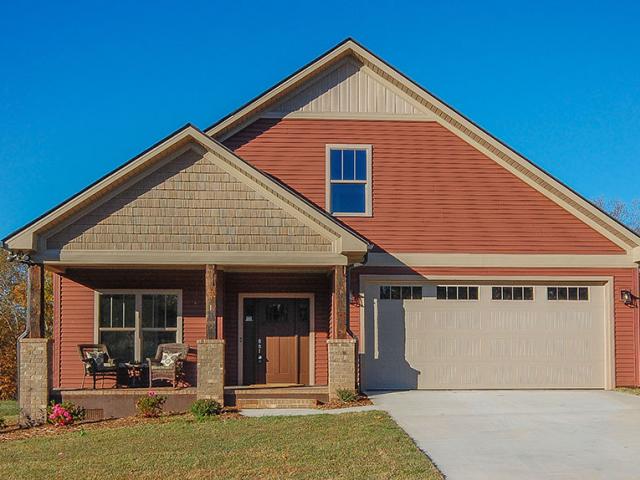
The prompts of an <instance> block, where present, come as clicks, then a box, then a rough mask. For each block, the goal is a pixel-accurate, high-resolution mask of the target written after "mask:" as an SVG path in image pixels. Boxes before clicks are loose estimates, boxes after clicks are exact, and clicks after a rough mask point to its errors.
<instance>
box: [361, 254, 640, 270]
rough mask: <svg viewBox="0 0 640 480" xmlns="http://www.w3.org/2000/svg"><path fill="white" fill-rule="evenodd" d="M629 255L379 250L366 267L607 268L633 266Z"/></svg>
mask: <svg viewBox="0 0 640 480" xmlns="http://www.w3.org/2000/svg"><path fill="white" fill-rule="evenodd" d="M636 261H638V260H636V259H635V258H634V256H633V254H631V253H628V254H620V255H589V254H582V255H581V254H536V253H513V254H512V253H417V252H416V253H409V252H407V253H393V252H390V253H387V252H384V253H381V252H372V253H370V254H369V255H368V256H367V263H366V264H365V265H366V266H367V267H505V268H507V267H510V268H512V267H567V268H570V267H582V268H595V267H609V268H621V267H622V268H637V266H638V265H637V264H636V263H635V262H636Z"/></svg>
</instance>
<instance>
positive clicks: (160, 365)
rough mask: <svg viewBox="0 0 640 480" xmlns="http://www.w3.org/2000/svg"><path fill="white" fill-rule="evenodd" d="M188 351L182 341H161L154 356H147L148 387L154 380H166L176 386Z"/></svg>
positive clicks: (187, 347)
mask: <svg viewBox="0 0 640 480" xmlns="http://www.w3.org/2000/svg"><path fill="white" fill-rule="evenodd" d="M188 353H189V346H188V345H186V344H184V343H161V344H160V345H158V349H157V350H156V356H155V358H147V362H148V363H149V387H152V386H153V382H154V381H155V380H168V381H170V382H171V385H172V386H173V388H176V387H177V386H178V380H179V378H180V376H181V375H182V372H183V363H184V361H185V360H186V358H187V354H188Z"/></svg>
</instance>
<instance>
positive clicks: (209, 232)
mask: <svg viewBox="0 0 640 480" xmlns="http://www.w3.org/2000/svg"><path fill="white" fill-rule="evenodd" d="M47 248H49V249H60V250H62V251H64V250H127V251H132V250H133V251H136V250H137V251H145V250H146V251H148V250H155V251H158V250H160V251H161V250H170V251H270V252H283V251H300V252H305V251H313V252H330V251H331V249H332V246H331V242H330V241H329V240H328V239H326V238H324V237H323V236H321V235H319V234H318V233H317V232H315V231H313V230H312V229H311V228H309V227H308V226H307V225H304V224H303V223H302V222H301V221H300V220H298V219H296V218H294V217H293V216H292V215H291V214H290V213H288V212H287V211H285V210H284V209H282V208H281V207H279V206H275V205H274V204H273V203H271V201H269V200H267V199H266V198H263V197H262V196H261V195H260V194H259V193H256V192H255V191H253V190H252V189H251V188H249V187H248V186H247V185H245V184H244V183H242V182H240V181H238V180H237V179H235V178H234V177H233V176H231V175H229V174H228V173H226V172H224V171H223V170H222V169H220V168H219V167H217V166H216V165H214V164H213V163H212V162H211V161H209V160H208V159H206V158H205V157H203V156H202V155H201V154H200V153H197V152H195V151H193V150H189V151H187V152H186V153H184V154H182V155H181V156H179V157H178V158H176V159H174V160H172V161H171V162H169V163H168V164H166V165H164V166H162V167H160V168H158V169H157V170H155V171H154V172H152V173H151V174H149V175H148V176H146V177H145V178H143V179H142V180H140V181H138V182H137V183H136V184H134V185H132V186H131V187H129V188H127V189H126V190H124V191H123V192H120V193H118V194H117V195H116V196H115V197H114V198H112V199H110V200H108V201H106V202H105V203H103V204H102V205H100V206H98V207H97V208H95V209H94V210H92V211H90V212H89V213H87V214H86V215H84V216H82V217H81V218H80V219H78V220H76V221H74V222H73V223H72V224H70V225H68V226H66V227H65V228H64V229H63V230H62V231H60V232H58V233H55V234H54V235H52V236H51V237H50V238H49V239H48V240H47Z"/></svg>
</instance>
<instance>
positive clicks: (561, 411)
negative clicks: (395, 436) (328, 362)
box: [369, 390, 640, 480]
mask: <svg viewBox="0 0 640 480" xmlns="http://www.w3.org/2000/svg"><path fill="white" fill-rule="evenodd" d="M369 396H370V398H371V399H372V400H373V402H374V404H376V405H378V406H380V407H381V408H383V409H384V410H387V411H388V412H389V413H390V414H391V415H392V416H393V418H394V419H395V420H396V421H397V422H398V424H399V425H400V426H401V427H402V428H403V429H404V430H405V431H406V432H407V433H408V434H409V435H410V436H411V437H412V438H413V439H414V440H415V442H416V443H417V445H418V446H419V447H420V448H421V449H422V450H424V451H425V452H426V453H427V454H428V455H429V456H430V457H431V459H432V460H433V461H434V463H435V464H436V465H437V466H438V467H439V468H440V470H441V471H442V472H443V473H444V474H445V475H446V477H447V479H448V480H475V479H491V480H499V479H518V480H524V479H536V480H542V479H553V480H559V479H563V480H564V479H581V480H587V479H608V480H613V479H639V478H640V397H637V396H633V395H629V394H625V393H619V392H605V391H584V390H579V391H442V392H429V391H408V392H391V393H382V392H369Z"/></svg>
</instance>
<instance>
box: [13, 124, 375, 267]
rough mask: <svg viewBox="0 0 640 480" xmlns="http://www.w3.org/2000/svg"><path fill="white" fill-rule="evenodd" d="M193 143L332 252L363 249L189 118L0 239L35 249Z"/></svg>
mask: <svg viewBox="0 0 640 480" xmlns="http://www.w3.org/2000/svg"><path fill="white" fill-rule="evenodd" d="M194 144H195V145H199V146H200V147H201V148H202V149H203V152H204V154H205V156H207V155H213V156H214V157H211V158H212V159H215V161H222V162H224V163H225V167H227V168H229V171H231V172H233V174H234V175H235V176H236V177H238V178H240V179H242V181H244V182H246V183H248V184H250V185H251V186H252V188H256V189H260V191H262V192H267V193H268V195H269V198H270V200H271V201H272V202H274V203H276V204H278V205H281V206H282V207H283V208H286V209H287V210H288V211H289V213H291V214H292V215H294V216H295V217H296V218H297V219H299V220H300V221H301V222H303V223H304V224H305V225H308V226H309V227H310V228H312V229H313V230H314V231H316V232H317V233H319V234H320V235H322V236H324V237H325V238H327V239H329V240H330V241H331V242H332V243H333V245H334V252H335V253H337V254H344V255H346V254H354V255H363V254H364V253H366V251H367V249H368V243H367V241H366V240H365V239H364V238H363V237H361V236H360V235H358V234H357V233H356V232H354V231H353V230H351V229H350V228H348V227H346V226H345V225H343V224H342V223H340V222H339V221H338V220H337V219H335V218H333V217H332V216H331V215H329V214H327V213H326V212H325V211H323V210H321V209H320V208H319V207H317V206H315V205H314V204H312V203H311V202H309V201H307V200H306V199H304V198H303V197H301V196H300V195H299V194H297V193H296V192H294V191H293V190H292V189H290V188H289V187H287V186H286V185H283V184H282V183H280V182H278V181H276V180H275V179H273V178H272V177H270V176H268V175H267V174H265V173H263V172H261V171H260V170H258V169H257V168H255V167H253V166H252V165H250V164H248V163H247V162H245V161H244V160H242V159H241V158H240V157H238V156H237V155H236V154H234V153H233V152H232V151H231V150H229V149H228V148H226V147H225V146H224V145H222V144H221V143H219V142H218V141H216V140H214V139H213V138H211V137H209V136H207V135H205V134H204V133H203V132H202V131H200V130H199V129H197V128H196V127H194V126H193V125H191V124H187V125H185V126H184V127H182V128H180V129H178V130H177V131H175V132H174V133H172V134H171V135H169V136H168V137H166V138H164V139H163V140H161V141H160V142H158V143H156V144H155V145H153V146H152V147H150V148H149V149H147V150H145V151H144V152H142V153H141V154H140V155H138V156H136V157H134V158H132V159H131V160H129V161H128V162H126V163H125V164H123V165H122V166H120V167H118V168H117V169H115V170H114V171H112V172H110V173H108V174H107V175H105V176H104V177H102V178H100V179H99V180H97V181H96V182H94V183H93V184H91V185H89V186H88V187H86V188H85V189H84V190H82V191H80V192H79V193H77V194H76V195H74V196H72V197H71V198H69V199H68V200H66V201H64V202H62V203H61V204H60V205H58V206H56V207H54V208H53V209H51V210H49V211H48V212H46V213H44V214H43V215H41V216H40V217H38V218H36V219H35V220H33V221H32V222H30V223H29V224H27V225H25V226H24V227H22V228H20V229H18V230H16V231H15V232H13V233H11V234H9V235H8V236H7V237H6V238H4V239H3V244H4V246H5V248H9V249H11V250H24V251H39V252H40V253H42V252H41V251H42V250H44V248H45V245H44V244H43V242H42V241H41V239H40V238H39V235H40V234H46V233H48V232H50V231H52V230H53V229H54V228H58V227H59V226H60V225H63V224H66V223H68V222H70V221H71V220H72V219H75V218H77V216H78V215H80V214H82V213H83V212H84V211H86V210H87V208H91V206H93V205H94V204H95V202H98V201H100V200H101V199H103V198H104V197H105V196H107V195H109V194H110V193H113V192H115V191H116V190H117V189H118V188H122V187H123V186H125V185H128V184H129V183H130V182H131V181H133V180H136V179H139V178H140V176H144V175H147V174H148V172H149V171H152V170H153V169H154V165H156V164H157V162H158V161H159V160H160V159H163V158H166V157H167V156H168V155H171V154H176V153H179V152H181V151H183V150H184V149H185V148H187V147H189V146H192V145H194Z"/></svg>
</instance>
